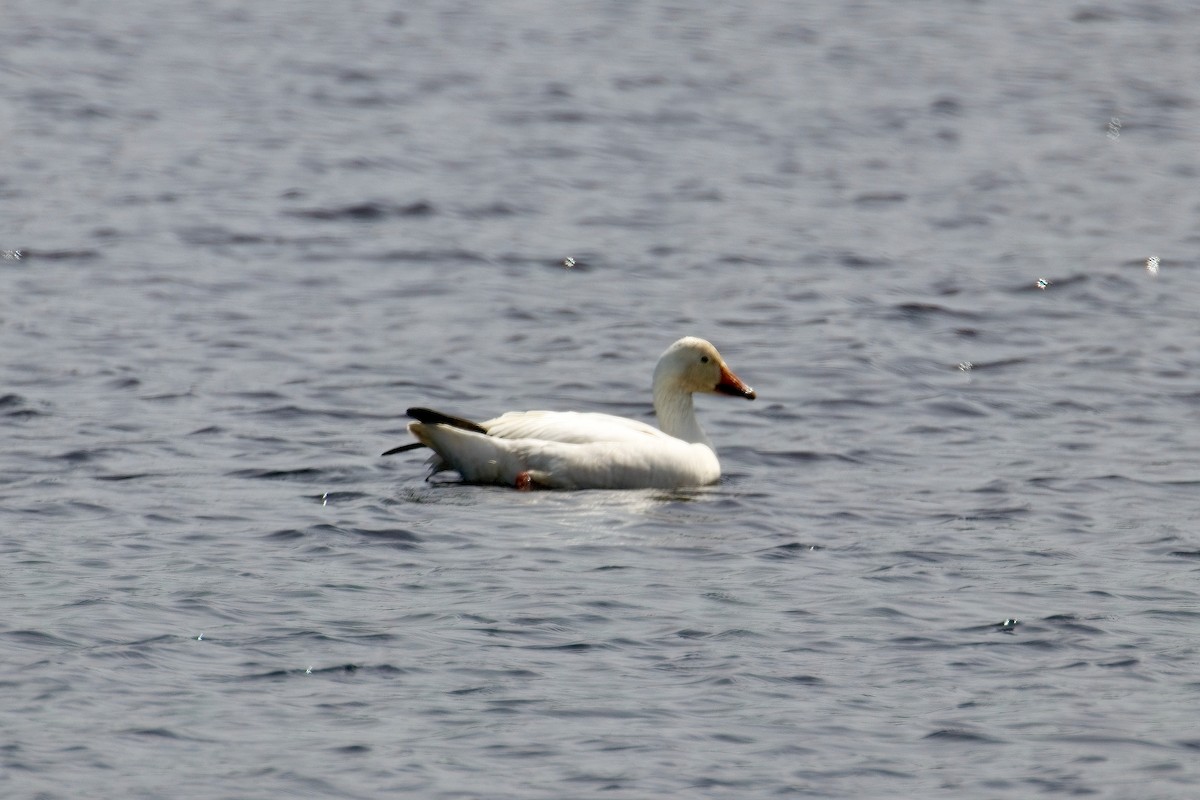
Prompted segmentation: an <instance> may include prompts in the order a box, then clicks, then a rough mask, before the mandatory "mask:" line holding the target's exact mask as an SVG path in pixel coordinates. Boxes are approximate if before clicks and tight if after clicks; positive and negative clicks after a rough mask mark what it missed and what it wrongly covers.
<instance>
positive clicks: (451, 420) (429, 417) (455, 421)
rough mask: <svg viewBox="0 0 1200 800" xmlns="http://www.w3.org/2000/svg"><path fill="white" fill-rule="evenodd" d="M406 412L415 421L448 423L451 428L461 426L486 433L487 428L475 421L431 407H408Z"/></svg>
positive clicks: (429, 423) (435, 423) (474, 431)
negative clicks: (453, 415)
mask: <svg viewBox="0 0 1200 800" xmlns="http://www.w3.org/2000/svg"><path fill="white" fill-rule="evenodd" d="M407 413H408V415H409V416H410V417H412V418H413V419H415V420H416V421H417V422H423V423H425V424H426V425H449V426H450V427H452V428H462V429H463V430H464V431H471V432H472V433H483V434H486V433H487V429H486V428H484V427H483V426H482V425H480V424H479V423H477V422H471V420H469V419H463V418H462V417H452V416H450V415H449V414H443V413H442V412H440V411H434V410H433V409H432V408H410V409H409V410H408V412H407Z"/></svg>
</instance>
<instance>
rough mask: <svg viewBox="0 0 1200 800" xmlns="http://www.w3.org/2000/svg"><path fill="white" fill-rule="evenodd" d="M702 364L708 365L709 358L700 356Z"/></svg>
mask: <svg viewBox="0 0 1200 800" xmlns="http://www.w3.org/2000/svg"><path fill="white" fill-rule="evenodd" d="M700 363H701V364H707V363H708V356H700Z"/></svg>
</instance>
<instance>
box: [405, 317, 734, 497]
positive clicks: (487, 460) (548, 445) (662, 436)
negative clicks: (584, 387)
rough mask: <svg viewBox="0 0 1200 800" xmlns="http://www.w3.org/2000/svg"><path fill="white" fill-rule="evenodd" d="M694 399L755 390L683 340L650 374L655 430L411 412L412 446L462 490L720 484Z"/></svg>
mask: <svg viewBox="0 0 1200 800" xmlns="http://www.w3.org/2000/svg"><path fill="white" fill-rule="evenodd" d="M696 392H707V393H720V394H729V395H733V396H734V397H745V398H746V399H747V400H753V399H754V397H755V394H754V390H753V389H751V388H750V387H749V386H747V385H746V384H744V383H742V381H741V379H739V378H738V377H737V376H736V375H734V374H733V372H732V371H730V369H729V367H727V366H726V365H725V361H724V360H723V359H722V358H721V354H720V353H718V352H717V348H715V347H713V346H712V345H711V344H709V343H708V342H706V341H704V340H703V339H697V338H695V337H693V336H688V337H685V338H683V339H680V340H679V341H677V342H675V344H673V345H671V346H670V347H668V348H667V350H666V352H665V353H663V354H662V357H661V358H659V360H658V365H657V366H656V367H655V368H654V413H655V414H656V415H657V416H658V423H659V425H660V426H661V427H662V429H661V430H659V429H658V428H653V427H651V426H649V425H647V424H645V423H644V422H638V421H637V420H633V419H627V418H625V417H616V416H613V415H611V414H594V413H581V412H576V411H510V412H508V413H507V414H502V415H500V416H499V417H496V418H495V419H490V420H487V421H486V422H479V423H476V422H471V421H469V420H464V419H459V418H457V417H451V416H448V415H446V414H442V413H440V412H437V411H431V410H430V409H427V408H410V409H408V415H409V416H410V417H412V418H414V419H415V420H416V422H410V423H409V424H408V430H409V432H410V433H412V435H413V436H415V437H416V438H417V440H418V441H417V442H414V443H412V444H406V445H401V446H400V447H396V448H393V449H391V450H388V451H387V452H385V453H384V454H383V455H385V456H387V455H391V454H392V453H399V452H403V451H405V450H412V449H414V448H417V447H421V446H426V447H430V448H432V449H433V451H434V452H435V453H436V455H434V456H433V457H432V458H431V459H430V464H431V466H432V471H431V472H430V475H433V474H436V473H438V472H441V471H443V470H455V471H457V472H458V473H459V474H460V475H461V476H462V478H463V480H464V481H466V482H468V483H495V484H501V485H507V486H515V487H517V488H518V489H531V488H534V487H541V488H547V489H675V488H681V487H685V486H703V485H705V484H709V483H714V482H716V480H717V479H718V478H720V477H721V465H720V463H718V461H717V454H716V453H715V452H714V451H713V446H712V442H710V441H709V440H708V437H707V436H705V435H704V430H703V429H702V428H701V427H700V423H699V422H697V421H696V413H695V410H694V409H693V407H692V394H694V393H696Z"/></svg>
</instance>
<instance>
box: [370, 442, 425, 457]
mask: <svg viewBox="0 0 1200 800" xmlns="http://www.w3.org/2000/svg"><path fill="white" fill-rule="evenodd" d="M424 446H425V445H424V444H422V443H421V442H413V443H412V444H402V445H400V446H399V447H393V448H392V449H391V450H384V451H383V452H382V453H380V454H379V455H381V456H394V455H396V453H403V452H405V451H408V450H416V449H417V448H418V447H424Z"/></svg>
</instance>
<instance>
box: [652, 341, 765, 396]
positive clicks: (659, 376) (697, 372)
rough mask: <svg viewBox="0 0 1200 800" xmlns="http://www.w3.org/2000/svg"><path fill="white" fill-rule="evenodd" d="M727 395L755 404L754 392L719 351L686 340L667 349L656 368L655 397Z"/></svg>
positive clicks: (707, 344) (707, 345) (701, 342)
mask: <svg viewBox="0 0 1200 800" xmlns="http://www.w3.org/2000/svg"><path fill="white" fill-rule="evenodd" d="M695 393H706V394H728V395H732V396H734V397H744V398H746V399H747V400H753V399H754V398H755V397H756V395H755V393H754V390H753V389H751V388H750V387H749V386H747V385H746V384H745V383H743V382H742V379H741V378H739V377H738V376H737V375H734V374H733V370H731V369H729V366H728V365H727V364H726V363H725V359H723V358H721V354H720V353H718V352H717V348H715V347H713V346H712V345H711V344H710V343H708V342H706V341H705V340H703V339H698V338H696V337H695V336H685V337H684V338H682V339H680V340H679V341H677V342H675V344H673V345H671V346H670V347H668V348H667V350H666V352H664V353H663V354H662V356H661V357H660V358H659V359H658V366H656V367H655V368H654V394H655V396H656V397H657V396H659V395H661V394H682V395H691V394H695Z"/></svg>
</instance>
